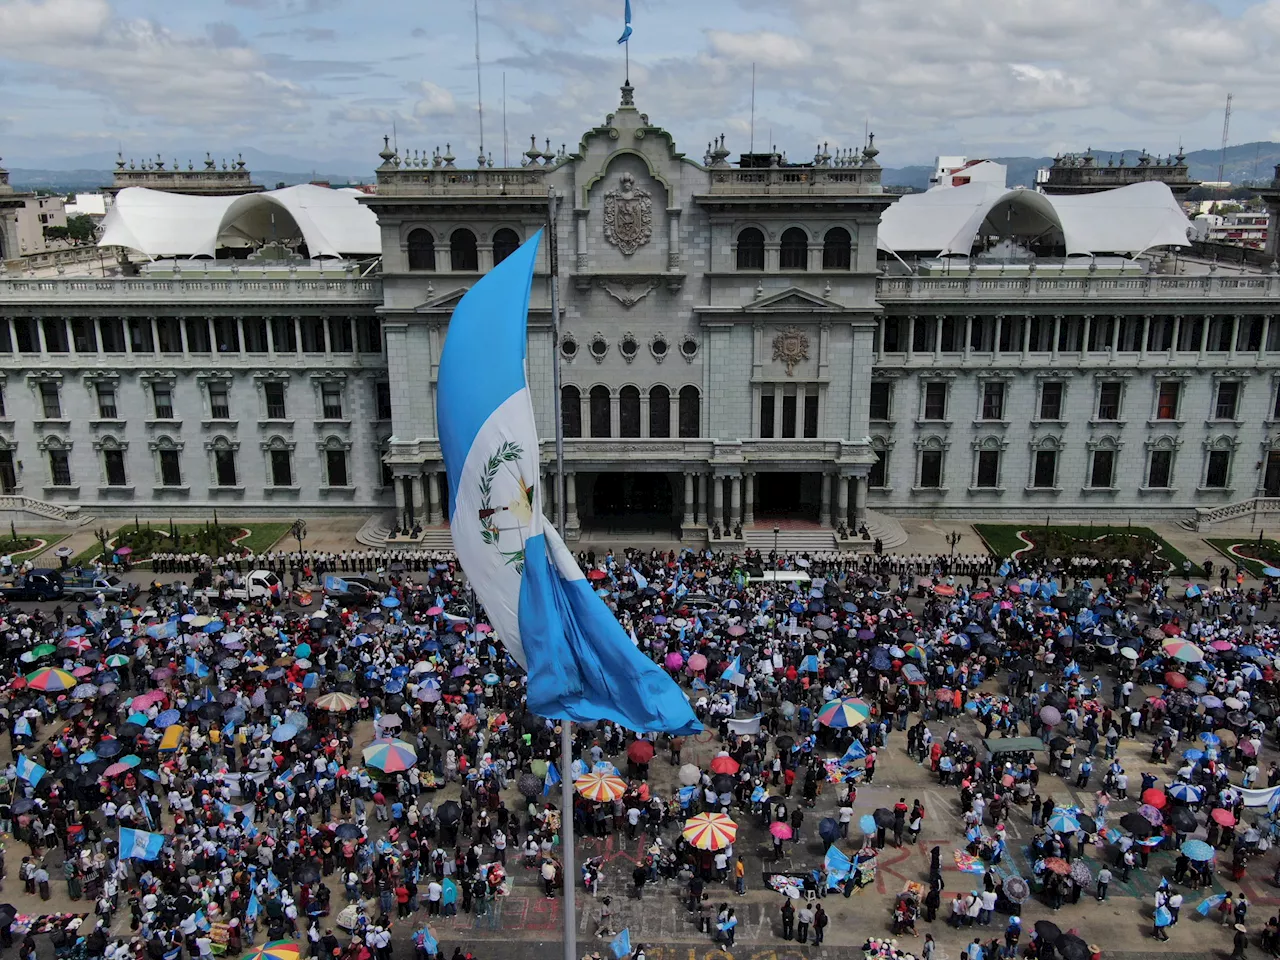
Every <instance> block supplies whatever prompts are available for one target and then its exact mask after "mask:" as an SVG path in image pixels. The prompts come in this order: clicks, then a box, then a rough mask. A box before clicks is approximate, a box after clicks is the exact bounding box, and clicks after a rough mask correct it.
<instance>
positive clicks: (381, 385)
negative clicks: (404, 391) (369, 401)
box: [373, 381, 391, 420]
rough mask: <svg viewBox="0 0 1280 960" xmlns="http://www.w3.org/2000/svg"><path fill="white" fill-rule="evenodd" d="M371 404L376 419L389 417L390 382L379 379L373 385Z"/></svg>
mask: <svg viewBox="0 0 1280 960" xmlns="http://www.w3.org/2000/svg"><path fill="white" fill-rule="evenodd" d="M373 406H374V413H375V418H376V419H378V420H390V419H391V384H389V383H387V382H386V381H379V382H378V383H375V384H374V385H373Z"/></svg>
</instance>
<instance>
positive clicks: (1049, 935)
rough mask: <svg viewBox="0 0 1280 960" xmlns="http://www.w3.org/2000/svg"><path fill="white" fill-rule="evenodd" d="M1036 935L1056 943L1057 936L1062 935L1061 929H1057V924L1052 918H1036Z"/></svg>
mask: <svg viewBox="0 0 1280 960" xmlns="http://www.w3.org/2000/svg"><path fill="white" fill-rule="evenodd" d="M1036 936H1037V937H1039V938H1040V939H1041V940H1048V941H1049V942H1050V943H1056V942H1057V940H1058V938H1059V937H1061V936H1062V931H1061V930H1060V929H1058V925H1057V924H1056V923H1054V922H1053V921H1052V920H1037V921H1036Z"/></svg>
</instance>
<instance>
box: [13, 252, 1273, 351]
mask: <svg viewBox="0 0 1280 960" xmlns="http://www.w3.org/2000/svg"><path fill="white" fill-rule="evenodd" d="M1276 232H1277V233H1280V230H1277V231H1276ZM1270 337H1271V314H1269V313H1266V314H1263V316H1262V339H1261V340H1260V341H1259V343H1258V359H1259V360H1262V358H1263V357H1264V356H1265V355H1266V353H1267V340H1268V339H1270ZM99 342H101V341H99ZM15 349H16V347H15Z"/></svg>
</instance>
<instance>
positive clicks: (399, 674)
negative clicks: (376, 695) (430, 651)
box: [391, 664, 409, 680]
mask: <svg viewBox="0 0 1280 960" xmlns="http://www.w3.org/2000/svg"><path fill="white" fill-rule="evenodd" d="M408 675H409V668H408V667H406V666H405V665H404V664H400V666H398V667H392V668H391V676H392V678H393V679H395V680H403V679H404V678H405V677H407V676H408Z"/></svg>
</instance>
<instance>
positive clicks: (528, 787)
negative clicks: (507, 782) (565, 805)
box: [516, 773, 543, 797]
mask: <svg viewBox="0 0 1280 960" xmlns="http://www.w3.org/2000/svg"><path fill="white" fill-rule="evenodd" d="M516 789H517V790H519V791H520V795H521V796H522V797H536V796H537V795H538V794H540V793H541V792H542V789H543V780H542V778H541V777H535V776H534V775H533V774H532V773H522V774H520V779H519V780H517V781H516Z"/></svg>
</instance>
